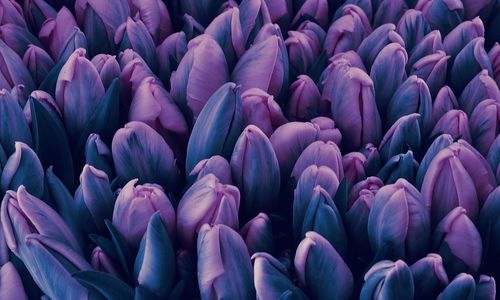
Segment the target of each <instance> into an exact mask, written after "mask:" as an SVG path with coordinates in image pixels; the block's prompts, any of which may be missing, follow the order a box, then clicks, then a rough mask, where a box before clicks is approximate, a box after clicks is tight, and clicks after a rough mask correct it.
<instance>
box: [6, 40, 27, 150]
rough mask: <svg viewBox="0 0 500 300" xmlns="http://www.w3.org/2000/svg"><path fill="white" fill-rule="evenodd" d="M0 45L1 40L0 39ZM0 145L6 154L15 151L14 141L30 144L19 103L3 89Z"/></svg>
mask: <svg viewBox="0 0 500 300" xmlns="http://www.w3.org/2000/svg"><path fill="white" fill-rule="evenodd" d="M0 45H1V41H0ZM0 119H2V120H3V124H2V126H0V145H1V148H2V149H3V150H4V151H5V154H6V155H8V156H9V155H11V154H12V153H14V151H15V142H16V141H20V142H23V143H25V144H27V145H28V146H31V145H32V139H31V131H30V128H29V125H28V122H27V121H26V118H25V117H24V114H23V111H22V109H21V107H20V106H19V103H17V101H16V100H15V99H14V98H13V97H12V96H11V94H10V93H9V92H8V91H7V90H5V89H2V90H0Z"/></svg>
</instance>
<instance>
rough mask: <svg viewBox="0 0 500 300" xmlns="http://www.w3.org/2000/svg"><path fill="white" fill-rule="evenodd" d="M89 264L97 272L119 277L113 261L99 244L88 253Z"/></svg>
mask: <svg viewBox="0 0 500 300" xmlns="http://www.w3.org/2000/svg"><path fill="white" fill-rule="evenodd" d="M90 264H91V265H92V267H93V268H94V269H96V270H97V271H99V272H104V273H108V274H111V275H113V276H115V277H120V272H119V271H118V269H117V268H116V266H115V263H114V261H113V260H112V259H111V258H109V256H108V255H107V254H106V253H105V252H104V251H103V250H102V248H101V247H99V246H97V247H95V248H94V250H92V254H91V255H90Z"/></svg>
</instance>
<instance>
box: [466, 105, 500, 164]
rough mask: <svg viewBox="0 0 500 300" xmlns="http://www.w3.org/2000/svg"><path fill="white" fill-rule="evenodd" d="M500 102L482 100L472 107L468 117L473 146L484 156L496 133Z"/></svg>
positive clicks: (499, 116)
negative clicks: (469, 117)
mask: <svg viewBox="0 0 500 300" xmlns="http://www.w3.org/2000/svg"><path fill="white" fill-rule="evenodd" d="M499 121H500V103H499V102H498V101H497V100H493V99H489V100H484V101H482V102H481V103H479V105H477V106H476V108H475V109H474V111H473V113H472V116H471V119H470V129H471V134H472V140H473V144H474V146H475V148H476V149H477V150H478V151H479V152H480V153H481V154H482V155H483V156H485V157H486V155H487V154H488V150H489V149H490V147H491V145H492V144H493V141H494V140H495V138H496V136H497V135H498V133H499V131H498V129H497V124H499Z"/></svg>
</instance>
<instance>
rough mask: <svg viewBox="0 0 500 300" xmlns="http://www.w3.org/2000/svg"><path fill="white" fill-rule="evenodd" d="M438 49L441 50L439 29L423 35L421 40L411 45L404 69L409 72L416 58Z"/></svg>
mask: <svg viewBox="0 0 500 300" xmlns="http://www.w3.org/2000/svg"><path fill="white" fill-rule="evenodd" d="M439 50H443V42H442V40H441V33H440V31H439V30H434V31H431V32H429V33H428V34H427V35H425V36H424V37H423V38H422V40H420V42H419V43H418V44H416V45H415V47H413V50H412V51H411V52H409V53H408V54H409V58H408V63H407V64H406V71H407V72H408V73H409V72H410V71H411V70H412V68H413V65H414V64H415V63H416V62H417V61H418V60H420V59H421V58H422V57H425V56H427V55H431V54H434V53H436V52H437V51H439Z"/></svg>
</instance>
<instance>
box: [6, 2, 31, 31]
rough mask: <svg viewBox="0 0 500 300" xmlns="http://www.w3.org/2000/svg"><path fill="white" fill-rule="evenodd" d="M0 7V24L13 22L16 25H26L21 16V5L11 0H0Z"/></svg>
mask: <svg viewBox="0 0 500 300" xmlns="http://www.w3.org/2000/svg"><path fill="white" fill-rule="evenodd" d="M0 9H1V10H2V16H1V17H0V24H1V25H3V24H15V25H18V26H22V27H26V21H25V19H24V16H23V10H22V8H21V6H20V5H19V4H18V3H17V2H16V1H12V0H2V1H1V2H0Z"/></svg>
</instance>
